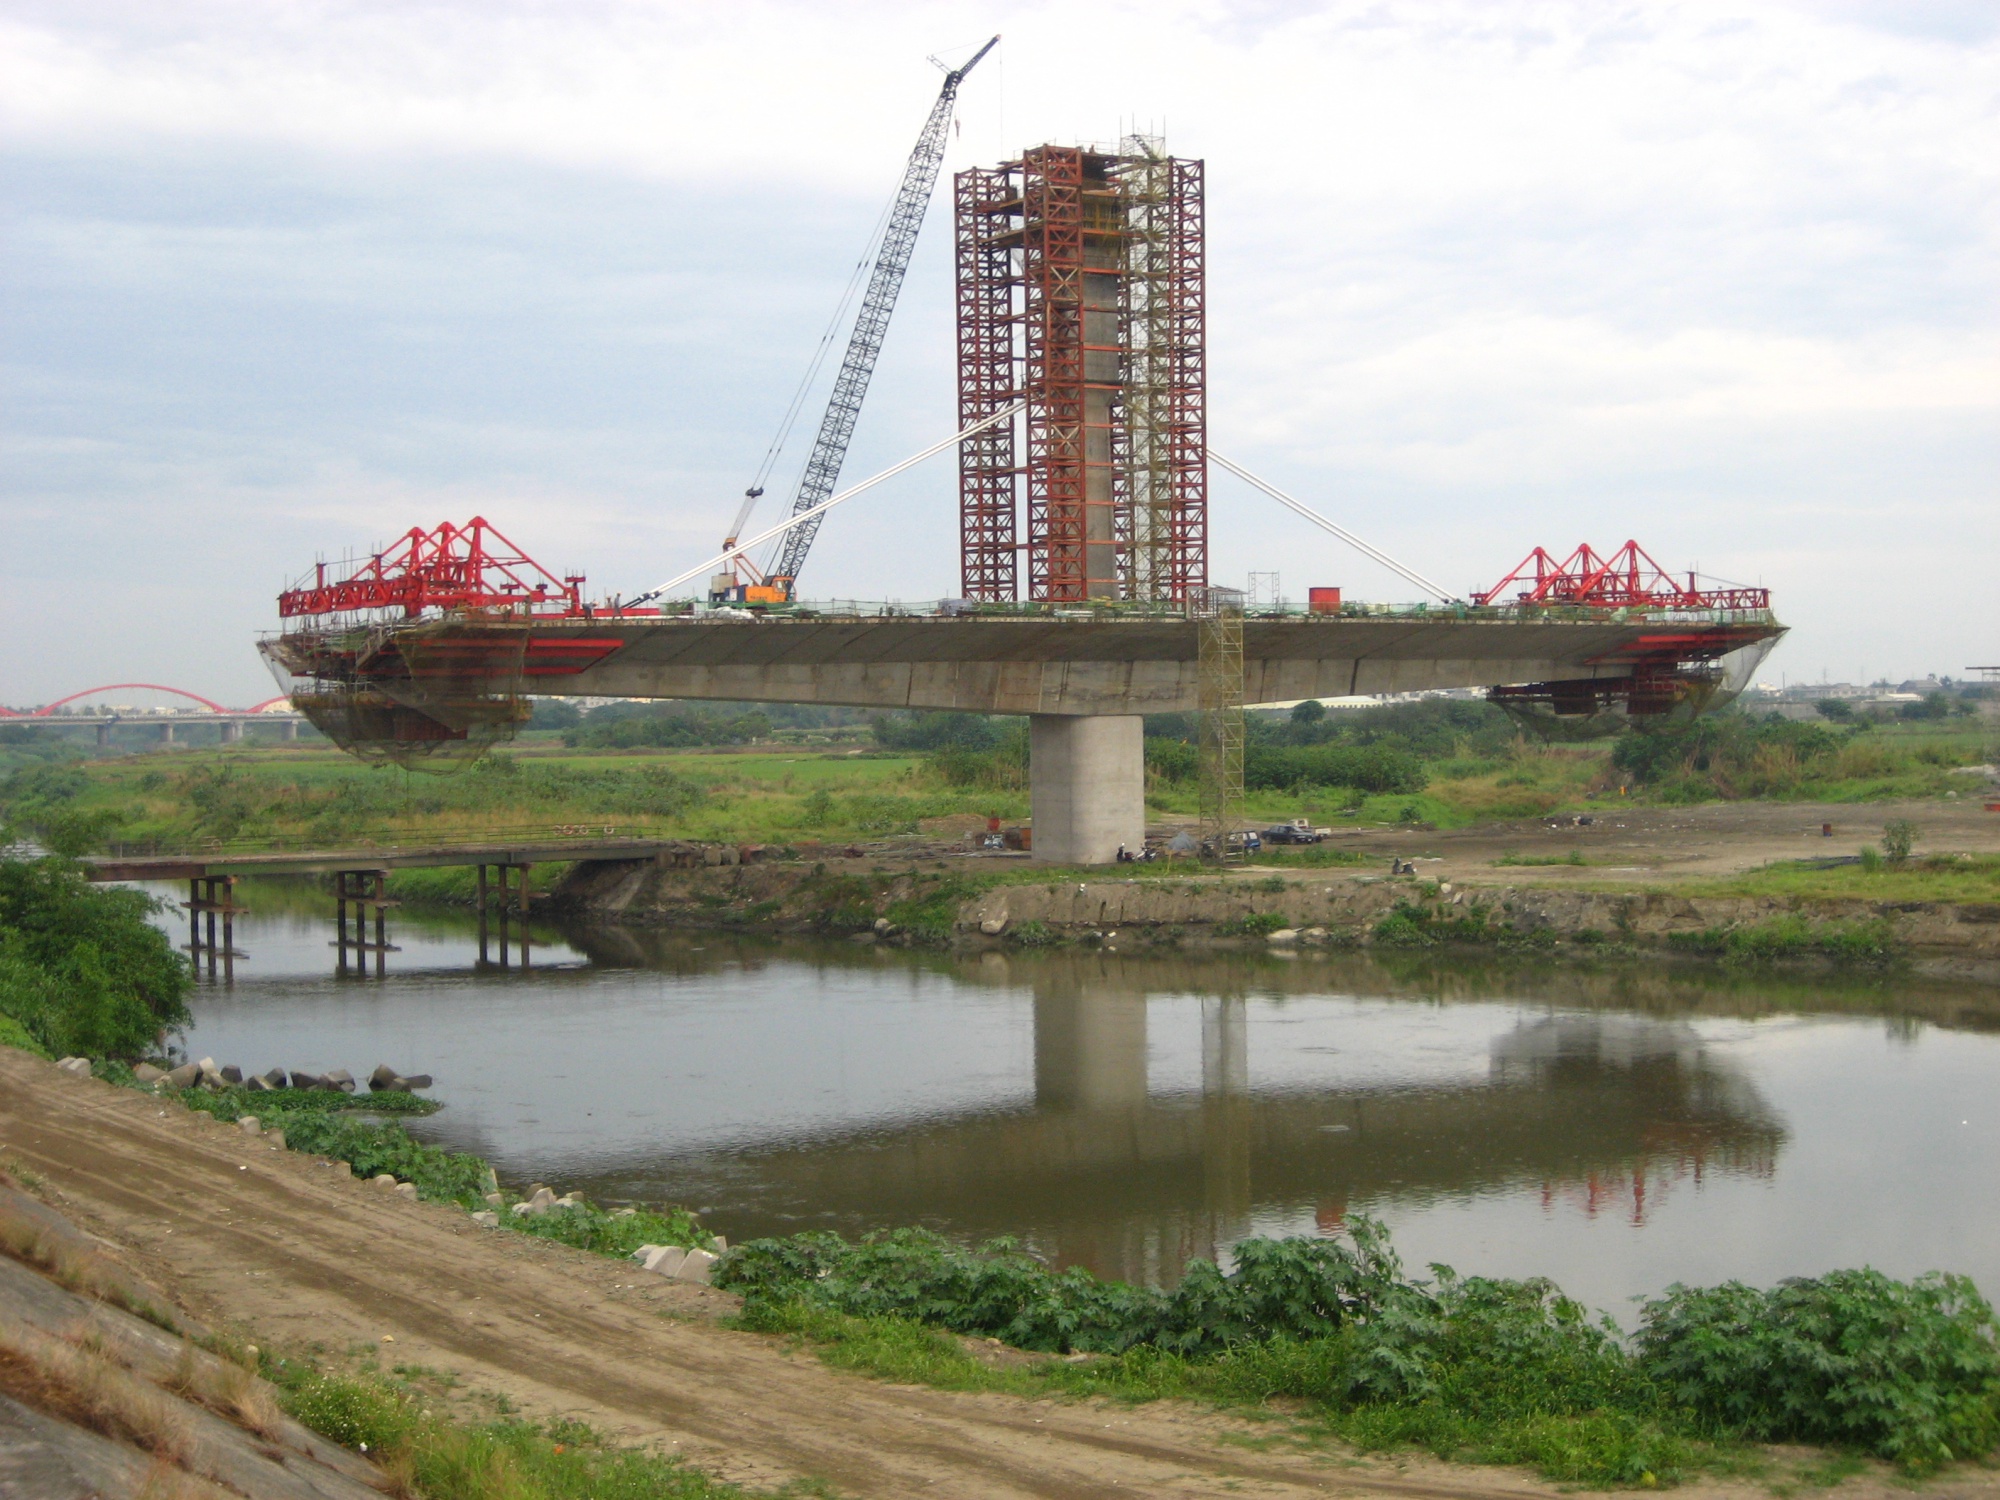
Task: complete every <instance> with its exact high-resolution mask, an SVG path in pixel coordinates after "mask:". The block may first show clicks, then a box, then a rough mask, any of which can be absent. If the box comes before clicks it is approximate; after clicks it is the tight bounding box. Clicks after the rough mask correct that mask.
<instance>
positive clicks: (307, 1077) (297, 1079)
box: [292, 1068, 320, 1089]
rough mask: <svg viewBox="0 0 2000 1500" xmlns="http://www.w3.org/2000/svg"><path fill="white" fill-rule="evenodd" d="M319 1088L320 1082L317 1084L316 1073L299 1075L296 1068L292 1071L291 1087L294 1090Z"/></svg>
mask: <svg viewBox="0 0 2000 1500" xmlns="http://www.w3.org/2000/svg"><path fill="white" fill-rule="evenodd" d="M319 1086H320V1082H319V1074H317V1073H301V1072H300V1071H299V1070H298V1069H297V1068H294V1069H292V1087H293V1088H295V1089H316V1088H318V1087H319Z"/></svg>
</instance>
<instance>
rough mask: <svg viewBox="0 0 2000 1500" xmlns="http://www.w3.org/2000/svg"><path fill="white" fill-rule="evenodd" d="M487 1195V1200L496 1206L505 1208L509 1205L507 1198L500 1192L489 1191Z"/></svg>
mask: <svg viewBox="0 0 2000 1500" xmlns="http://www.w3.org/2000/svg"><path fill="white" fill-rule="evenodd" d="M485 1197H486V1201H487V1202H488V1203H490V1204H491V1205H492V1206H493V1207H495V1208H505V1207H506V1206H507V1200H506V1199H505V1198H503V1197H501V1196H500V1195H499V1194H498V1193H488V1194H486V1195H485Z"/></svg>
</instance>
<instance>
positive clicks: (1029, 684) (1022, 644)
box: [469, 617, 1781, 714]
mask: <svg viewBox="0 0 2000 1500" xmlns="http://www.w3.org/2000/svg"><path fill="white" fill-rule="evenodd" d="M469 628H470V627H469ZM570 628H571V627H567V626H562V627H553V628H550V627H541V626H538V627H537V629H536V638H537V640H538V641H539V640H540V639H541V638H542V636H543V635H544V634H547V633H559V632H561V631H565V630H568V629H570ZM574 628H575V629H576V631H577V633H578V634H579V635H582V634H586V633H587V634H589V635H591V636H592V637H594V638H596V639H598V640H601V641H605V642H607V643H608V642H609V641H610V640H613V639H616V640H618V641H619V642H620V644H619V646H618V649H616V650H614V651H611V652H610V653H609V654H608V655H606V656H604V657H603V658H602V659H601V660H600V661H599V662H598V663H597V664H596V665H594V666H591V667H589V668H587V669H586V670H584V671H582V672H578V673H575V674H570V675H563V676H559V677H539V678H535V679H533V680H532V681H531V685H530V687H529V691H531V692H543V693H561V694H583V695H601V696H606V697H633V698H712V699H735V700H743V701H752V702H791V703H825V704H843V705H851V706H855V707H863V708H915V709H957V710H963V711H966V712H974V713H1012V714H1137V713H1167V712H1185V711H1189V710H1192V709H1194V708H1195V707H1196V692H1195V686H1196V684H1195V678H1196V633H1195V626H1194V625H1193V624H1192V623H1191V622H1189V621H1185V620H1136V621H1074V620H1040V619H1036V620H1006V619H1001V620H995V619H990V618H977V617H974V618H968V619H939V618H911V619H898V618H889V619H870V620H758V621H730V622H722V623H711V622H706V621H704V622H701V623H681V622H668V623H662V624H647V625H631V624H625V623H617V624H611V625H605V624H601V623H599V624H596V625H579V626H577V627H574ZM1780 629H1781V627H1779V626H1777V625H1774V624H1768V623H1743V622H1728V623H1714V622H1700V623H1692V624H1690V623H1680V622H1674V623H1663V622H1658V621H1629V622H1621V621H1594V620H1590V621H1490V620H1449V619H1432V620H1426V619H1408V618H1387V619H1379V620H1377V619H1358V620H1357V619H1338V620H1316V619H1312V618H1310V617H1307V618H1297V619H1280V620H1254V619H1253V620H1250V621H1248V622H1246V623H1245V626H1244V632H1243V635H1244V641H1243V655H1244V676H1245V682H1244V688H1245V696H1246V700H1247V701H1249V702H1252V703H1274V702H1286V701H1290V700H1294V699H1299V698H1328V697H1342V696H1347V695H1351V694H1357V693H1359V694H1370V693H1401V692H1417V691H1422V690H1425V689H1432V688H1463V687H1490V686H1495V685H1499V684H1503V683H1524V682H1546V681H1555V680H1563V679H1577V678H1591V677H1618V676H1623V675H1625V674H1627V673H1629V672H1630V671H1631V670H1632V667H1633V665H1634V663H1635V662H1639V661H1643V660H1659V659H1661V658H1662V655H1663V653H1664V655H1665V657H1666V658H1667V659H1674V658H1678V659H1680V660H1705V659H1712V658H1714V657H1716V656H1720V655H1722V654H1724V653H1726V652H1728V651H1730V650H1734V649H1735V648H1737V647H1739V646H1743V645H1748V644H1750V643H1752V642H1754V641H1757V640H1761V639H1765V638H1767V637H1769V636H1772V635H1776V634H1778V633H1779V631H1780Z"/></svg>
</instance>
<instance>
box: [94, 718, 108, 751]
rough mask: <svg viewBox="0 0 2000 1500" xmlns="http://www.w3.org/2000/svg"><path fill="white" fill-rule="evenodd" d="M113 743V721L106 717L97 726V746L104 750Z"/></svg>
mask: <svg viewBox="0 0 2000 1500" xmlns="http://www.w3.org/2000/svg"><path fill="white" fill-rule="evenodd" d="M110 743H111V721H110V720H109V719H106V720H105V721H104V722H102V723H100V724H99V725H98V726H97V748H98V749H100V750H102V749H103V748H104V747H105V746H106V745H109V744H110Z"/></svg>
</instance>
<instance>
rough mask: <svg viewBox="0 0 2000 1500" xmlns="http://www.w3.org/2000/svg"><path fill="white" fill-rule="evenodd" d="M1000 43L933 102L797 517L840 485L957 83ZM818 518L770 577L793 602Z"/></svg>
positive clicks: (789, 541) (786, 545)
mask: <svg viewBox="0 0 2000 1500" xmlns="http://www.w3.org/2000/svg"><path fill="white" fill-rule="evenodd" d="M999 41H1000V38H999V37H997V36H996V37H994V38H993V40H992V41H990V42H988V43H987V44H986V45H985V46H984V47H981V48H980V49H979V50H978V51H977V52H975V53H974V54H973V55H972V59H971V61H969V62H967V63H966V64H965V65H964V66H963V67H959V68H954V69H953V70H952V71H951V72H949V73H947V74H945V79H944V87H943V88H942V89H940V90H939V91H938V97H937V103H936V104H934V105H932V106H931V113H930V118H929V119H928V120H926V121H925V122H924V128H923V132H922V133H921V134H920V135H918V137H917V145H916V149H915V150H914V151H912V152H911V153H910V159H909V162H908V163H907V164H906V165H905V166H904V168H903V181H902V185H901V186H900V187H898V188H897V190H896V202H895V206H894V207H893V208H892V209H891V210H890V213H889V223H888V227H887V228H886V229H885V230H884V231H883V233H882V249H881V251H880V253H879V254H877V255H876V257H875V269H874V270H873V271H872V272H870V273H869V277H868V291H867V293H866V295H864V296H863V297H862V299H861V311H860V313H859V315H858V316H857V317H856V318H855V320H854V331H853V333H852V334H850V335H849V336H848V340H847V356H846V358H845V359H843V360H842V361H841V363H840V374H839V375H838V376H836V377H835V379H834V382H833V395H832V398H831V399H830V400H829V401H828V402H827V406H826V415H825V416H824V417H822V418H821V419H820V424H819V436H818V437H817V438H815V439H814V441H813V448H812V456H811V457H810V458H808V459H807V460H806V467H805V472H804V473H803V474H802V475H801V476H800V478H799V489H798V493H797V494H796V495H795V496H793V498H792V514H793V515H795V516H796V515H798V514H800V513H801V512H803V511H808V510H811V509H813V508H814V507H815V506H817V505H820V504H822V503H824V502H825V501H826V499H827V497H828V496H830V495H832V494H833V490H834V486H835V485H836V484H838V483H839V482H840V466H841V464H842V463H843V462H845V460H846V458H847V444H848V442H849V440H850V439H851V438H853V436H854V423H855V420H856V419H857V418H858V417H859V416H860V415H861V401H862V398H863V397H865V396H866V395H867V394H868V381H869V379H870V377H871V376H873V375H874V373H875V361H876V358H877V357H878V356H879V355H880V354H881V352H882V339H883V336H884V335H885V334H887V333H888V331H889V315H890V314H891V313H893V312H894V311H895V310H896V296H897V294H898V293H899V292H900V291H901V290H902V288H903V274H904V272H906V271H908V270H909V268H910V255H911V252H912V251H914V250H915V249H916V245H917V232H918V231H919V230H920V229H922V228H923V224H924V211H925V209H926V208H928V207H929V205H930V198H931V190H932V189H933V188H934V187H936V186H937V175H938V166H939V164H940V163H942V162H943V160H944V145H945V133H946V132H947V131H948V130H949V129H950V127H951V107H952V104H953V102H954V101H955V100H956V99H957V97H958V86H959V85H960V84H961V83H963V82H964V81H965V75H966V74H968V73H970V72H971V71H972V70H973V68H975V67H976V66H978V64H979V60H980V59H981V58H983V57H984V56H986V54H987V53H989V52H991V51H992V50H993V49H994V47H995V46H997V45H998V44H999ZM820 519H821V518H820V517H817V516H815V517H814V518H813V519H812V520H810V521H807V522H805V523H803V524H802V525H799V526H795V527H793V528H792V529H791V530H790V531H789V532H787V533H786V534H785V537H784V541H783V542H782V543H781V544H780V547H779V550H778V555H777V559H776V561H775V562H774V563H773V564H772V566H771V568H770V569H769V571H768V573H767V575H766V582H767V583H768V584H769V585H770V586H771V587H772V588H773V589H775V590H778V591H781V592H782V593H783V595H784V597H785V598H786V599H787V600H789V599H790V598H791V597H792V594H793V591H794V589H795V587H796V586H797V582H798V576H799V570H800V569H801V568H803V567H804V566H805V561H806V554H807V553H808V552H809V551H811V549H812V544H813V538H814V537H815V536H817V535H818V534H819V525H820Z"/></svg>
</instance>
